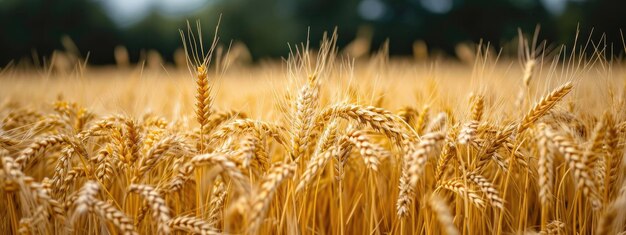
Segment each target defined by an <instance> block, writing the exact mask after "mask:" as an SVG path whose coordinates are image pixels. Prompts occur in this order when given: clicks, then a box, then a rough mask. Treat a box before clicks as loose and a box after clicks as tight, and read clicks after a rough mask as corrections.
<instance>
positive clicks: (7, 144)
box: [0, 135, 20, 150]
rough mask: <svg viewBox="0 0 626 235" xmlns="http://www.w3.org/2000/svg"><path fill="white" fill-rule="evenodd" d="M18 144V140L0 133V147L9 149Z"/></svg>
mask: <svg viewBox="0 0 626 235" xmlns="http://www.w3.org/2000/svg"><path fill="white" fill-rule="evenodd" d="M18 144H20V141H19V140H17V139H13V138H11V137H8V136H4V135H0V148H4V149H7V150H10V149H11V148H13V146H16V145H18Z"/></svg>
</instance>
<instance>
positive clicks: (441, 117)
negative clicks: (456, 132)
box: [424, 112, 448, 133]
mask: <svg viewBox="0 0 626 235" xmlns="http://www.w3.org/2000/svg"><path fill="white" fill-rule="evenodd" d="M447 121H448V115H447V114H446V113H445V112H441V113H439V114H437V116H435V118H433V119H432V120H431V121H430V123H428V126H427V127H426V129H424V132H425V133H429V132H437V131H441V130H442V129H444V127H445V125H446V122H447Z"/></svg>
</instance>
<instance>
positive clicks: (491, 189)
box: [465, 172, 504, 209]
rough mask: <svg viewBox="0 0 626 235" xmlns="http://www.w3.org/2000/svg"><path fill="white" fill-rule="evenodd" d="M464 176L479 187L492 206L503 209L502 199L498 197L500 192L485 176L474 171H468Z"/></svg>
mask: <svg viewBox="0 0 626 235" xmlns="http://www.w3.org/2000/svg"><path fill="white" fill-rule="evenodd" d="M465 177H466V178H467V179H468V180H469V181H470V182H472V183H474V184H476V185H477V186H478V187H479V188H480V190H481V191H482V192H483V193H484V194H485V196H487V199H489V202H490V203H491V205H492V206H493V207H496V208H499V209H503V207H504V200H503V199H502V198H501V197H500V192H499V191H498V189H496V188H495V186H494V185H493V184H492V183H491V182H490V181H489V180H488V179H487V178H485V177H484V176H482V175H479V174H477V173H475V172H470V173H468V174H467V175H466V176H465Z"/></svg>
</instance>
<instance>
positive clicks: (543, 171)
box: [537, 124, 554, 207]
mask: <svg viewBox="0 0 626 235" xmlns="http://www.w3.org/2000/svg"><path fill="white" fill-rule="evenodd" d="M546 128H547V127H546V126H545V124H540V125H539V128H538V130H539V133H538V139H537V146H538V148H539V160H538V162H537V165H538V168H537V171H538V173H539V182H538V185H539V201H540V202H541V205H542V207H547V206H548V205H550V203H551V201H552V188H553V187H554V186H553V185H554V158H553V156H552V155H550V153H549V150H548V148H549V146H548V137H547V136H546V135H545V129H546Z"/></svg>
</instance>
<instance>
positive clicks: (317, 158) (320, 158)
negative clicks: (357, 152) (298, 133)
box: [296, 147, 337, 192]
mask: <svg viewBox="0 0 626 235" xmlns="http://www.w3.org/2000/svg"><path fill="white" fill-rule="evenodd" d="M336 152H337V150H336V149H335V147H330V148H329V149H328V150H326V151H325V152H323V153H320V154H316V155H313V157H312V158H311V159H310V160H309V163H308V164H307V167H306V169H305V170H304V172H303V173H302V176H300V180H299V181H298V186H297V187H296V192H300V191H301V190H302V189H304V188H305V187H306V186H307V185H308V184H309V183H310V182H311V181H312V180H313V177H315V176H317V173H318V171H319V170H320V169H322V168H324V166H326V162H328V159H330V158H331V157H332V156H333V155H335V154H337V153H336Z"/></svg>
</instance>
